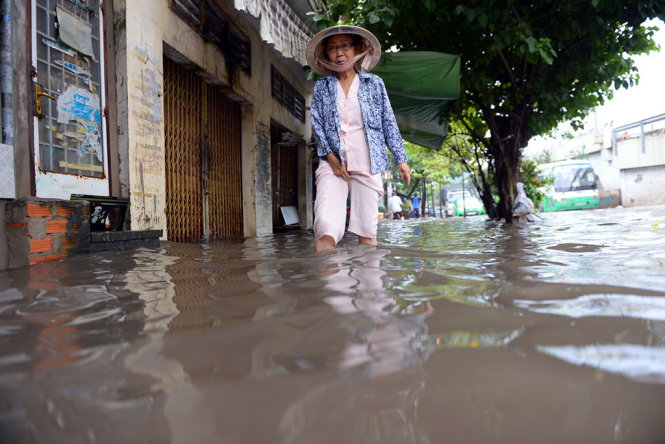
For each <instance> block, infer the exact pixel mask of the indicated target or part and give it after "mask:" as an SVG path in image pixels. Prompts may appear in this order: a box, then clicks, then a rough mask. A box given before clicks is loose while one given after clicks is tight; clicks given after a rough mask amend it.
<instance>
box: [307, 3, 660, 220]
mask: <svg viewBox="0 0 665 444" xmlns="http://www.w3.org/2000/svg"><path fill="white" fill-rule="evenodd" d="M328 5H329V7H330V9H329V10H327V11H320V12H319V14H318V16H317V17H318V23H319V25H320V27H322V26H325V25H330V24H332V23H335V22H337V21H338V20H340V19H341V20H342V21H346V22H351V23H355V24H358V25H360V26H363V27H366V28H367V29H370V30H371V31H372V32H373V33H374V34H375V35H376V36H377V37H378V38H379V40H380V41H381V43H382V45H383V47H384V48H391V47H393V46H395V47H396V48H397V49H398V50H431V51H441V52H447V53H453V54H459V55H460V56H461V57H462V67H461V82H462V91H463V94H462V96H461V97H460V99H459V100H458V101H457V102H456V103H455V105H454V106H453V107H452V108H451V109H450V110H449V113H450V114H449V115H447V116H442V117H446V118H448V119H449V120H451V121H452V122H456V123H457V124H458V125H459V127H460V128H463V129H464V132H465V135H464V137H465V138H467V139H470V140H472V141H473V149H475V150H477V151H478V155H479V156H480V157H482V158H483V159H484V161H485V162H486V166H485V169H486V171H487V176H488V177H489V178H491V181H492V184H493V186H494V187H495V189H496V190H497V192H498V195H499V202H498V205H497V206H496V214H495V216H496V217H503V218H505V219H506V220H508V221H510V220H511V209H512V205H513V202H514V198H515V193H516V190H515V184H516V182H517V181H519V180H520V161H521V154H522V149H523V148H524V147H525V146H526V144H527V143H528V141H529V139H530V138H531V137H533V136H536V135H542V134H546V133H548V132H549V131H551V130H552V129H554V128H555V127H556V126H557V125H558V124H559V123H560V122H562V121H566V120H570V121H571V122H572V125H573V127H579V126H581V125H582V120H583V118H584V117H585V115H586V114H587V113H588V112H589V111H590V110H591V109H592V108H594V107H596V106H598V105H601V104H602V103H603V102H604V101H605V100H606V99H608V98H611V97H612V92H613V89H618V88H627V87H629V86H631V85H633V84H635V83H636V82H637V81H638V80H639V75H638V73H637V71H636V68H635V66H634V64H633V61H632V59H631V58H630V56H631V55H634V54H643V53H647V52H649V51H652V50H654V49H656V45H655V43H654V42H653V40H652V34H653V31H654V29H653V28H649V27H645V26H643V25H642V23H644V21H645V20H646V19H648V18H655V17H660V18H662V17H663V16H665V1H662V0H660V1H656V0H648V1H645V0H640V1H638V0H602V1H601V0H568V1H565V0H559V1H557V0H535V1H530V2H522V1H518V0H470V1H467V2H463V3H461V2H457V1H447V0H420V1H413V0H361V1H357V0H329V1H328ZM317 17H315V19H317ZM457 146H460V145H459V144H457ZM480 191H481V197H482V199H483V202H484V203H485V206H486V207H488V212H489V211H490V208H489V206H492V207H494V199H493V197H492V192H491V187H490V186H486V187H484V189H481V190H480ZM490 214H492V213H490Z"/></svg>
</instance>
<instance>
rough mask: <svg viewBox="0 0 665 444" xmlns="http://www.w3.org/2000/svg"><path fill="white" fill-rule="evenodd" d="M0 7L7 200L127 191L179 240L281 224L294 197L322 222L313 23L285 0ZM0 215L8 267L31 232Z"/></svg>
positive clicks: (138, 225)
mask: <svg viewBox="0 0 665 444" xmlns="http://www.w3.org/2000/svg"><path fill="white" fill-rule="evenodd" d="M291 3H296V4H298V5H299V3H298V2H291ZM300 3H302V2H300ZM0 5H1V8H2V11H1V12H2V13H3V16H4V21H3V24H4V28H2V29H0V38H1V39H2V41H1V42H0V43H1V44H0V63H2V78H0V88H2V123H3V133H2V140H1V141H0V142H2V143H1V144H0V160H1V162H0V163H1V165H2V173H3V174H2V175H1V176H0V199H2V200H1V201H0V202H2V203H3V204H4V205H5V206H7V208H9V207H12V208H15V207H17V205H18V206H21V205H23V206H26V208H27V205H28V203H32V204H35V203H36V204H40V205H41V203H44V202H50V201H53V202H58V201H69V199H70V197H71V195H73V194H82V195H94V196H115V197H124V198H127V199H128V200H129V205H128V215H127V217H126V222H125V229H130V230H154V229H161V230H163V233H164V237H163V238H165V239H169V240H174V241H182V242H198V241H202V240H208V239H216V238H227V237H239V236H247V237H252V236H262V235H267V234H271V233H272V232H273V230H274V228H275V227H278V226H280V225H283V224H284V220H283V219H282V216H281V212H280V209H281V208H283V207H295V208H296V210H297V213H298V216H299V219H300V226H301V227H302V228H308V227H310V226H311V224H312V204H311V201H312V183H311V176H312V174H311V148H310V147H308V145H307V143H306V141H308V140H310V137H311V134H310V127H309V125H308V123H307V122H308V121H309V116H308V114H307V109H308V108H307V104H308V103H309V99H310V91H311V84H310V83H309V82H307V81H306V80H305V71H304V68H303V65H304V64H305V56H304V54H305V47H306V44H307V41H308V39H309V37H310V36H311V32H310V31H309V29H308V28H307V26H306V25H305V24H304V23H303V22H302V20H301V19H300V18H299V17H298V15H296V13H295V12H294V10H293V9H292V8H291V6H290V5H289V3H288V2H286V1H284V0H274V1H267V0H264V1H258V0H235V1H228V0H112V1H111V0H105V1H103V2H100V1H99V0H87V1H86V2H81V1H78V2H73V1H71V0H30V1H27V2H26V1H19V0H4V1H2V2H0ZM299 6H301V5H299ZM26 199H27V200H26ZM28 201H30V202H28ZM26 202H28V203H26ZM15 212H16V211H15ZM0 213H3V215H2V216H0V218H3V219H4V220H0V226H3V227H8V229H9V231H10V232H9V234H8V232H7V230H0V231H3V232H2V233H0V269H2V268H6V267H7V266H8V262H9V259H8V258H9V256H10V255H11V254H12V252H11V251H9V250H10V248H9V247H8V246H7V245H9V244H11V241H12V239H13V238H14V237H15V236H17V234H16V233H15V232H11V230H12V229H13V228H11V227H18V226H22V227H24V228H25V230H23V232H25V235H26V236H27V238H28V242H27V244H30V243H31V242H32V240H31V239H32V238H31V235H30V232H29V230H28V229H27V227H28V225H29V222H30V221H28V220H26V221H19V222H16V221H13V220H10V219H11V218H12V217H14V216H10V217H9V218H8V216H7V214H8V213H7V211H0ZM23 213H25V214H27V212H25V211H24V212H23ZM23 213H21V214H23ZM33 213H34V212H33ZM56 213H57V210H56V209H53V214H54V215H55V214H56ZM12 214H13V213H12ZM53 217H55V216H53ZM33 222H34V221H33ZM33 225H34V223H33ZM19 236H20V235H19ZM24 244H25V242H24ZM61 253H62V252H61ZM63 254H64V253H63ZM3 257H4V260H3ZM3 263H4V267H3Z"/></svg>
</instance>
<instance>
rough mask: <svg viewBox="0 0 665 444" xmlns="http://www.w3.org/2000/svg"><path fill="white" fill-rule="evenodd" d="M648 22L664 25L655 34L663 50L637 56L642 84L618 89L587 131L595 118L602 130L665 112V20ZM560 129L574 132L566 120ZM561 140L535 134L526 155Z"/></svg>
mask: <svg viewBox="0 0 665 444" xmlns="http://www.w3.org/2000/svg"><path fill="white" fill-rule="evenodd" d="M646 24H647V25H649V26H657V27H658V28H660V29H659V30H658V31H656V32H655V33H654V40H655V41H656V43H657V44H659V45H660V47H661V50H660V52H651V53H650V54H647V55H640V56H635V57H633V60H635V65H636V66H637V68H638V72H639V75H640V81H639V83H638V84H637V85H636V86H633V87H631V88H628V89H623V88H621V89H619V90H615V91H614V98H613V99H612V100H610V101H607V102H605V104H604V105H602V106H601V107H599V108H597V109H596V110H595V116H594V113H593V112H591V113H590V114H589V116H588V117H587V118H586V119H585V123H586V125H585V129H584V132H587V131H593V127H594V117H595V121H596V122H597V125H598V128H599V131H601V132H602V128H603V126H604V125H605V123H606V122H610V121H612V124H613V126H614V127H615V128H616V127H618V126H622V125H626V124H629V123H634V122H638V121H640V120H643V119H646V118H649V117H653V116H656V115H660V114H665V23H663V22H662V21H661V20H658V19H656V20H650V21H648V22H647V23H646ZM560 128H561V129H562V130H564V131H570V127H569V126H568V125H566V124H565V123H564V124H563V125H561V127H560ZM557 143H558V139H556V138H554V139H553V138H542V137H535V138H533V139H532V140H531V141H530V142H529V146H528V147H527V150H526V154H527V155H528V154H529V153H532V154H535V153H536V152H538V151H540V150H541V149H542V148H547V147H551V146H552V145H556V144H557Z"/></svg>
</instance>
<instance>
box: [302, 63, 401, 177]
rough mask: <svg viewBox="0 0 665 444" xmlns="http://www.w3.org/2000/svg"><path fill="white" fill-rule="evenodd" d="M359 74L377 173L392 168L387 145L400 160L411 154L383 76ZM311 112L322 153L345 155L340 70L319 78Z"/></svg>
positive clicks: (362, 104) (374, 167)
mask: <svg viewBox="0 0 665 444" xmlns="http://www.w3.org/2000/svg"><path fill="white" fill-rule="evenodd" d="M358 75H359V76H360V79H359V80H360V86H359V87H358V101H359V102H360V109H361V111H362V116H363V126H364V127H365V137H367V145H368V146H369V159H370V166H371V169H372V174H376V173H379V172H382V171H385V170H386V169H387V168H388V163H389V160H388V153H387V152H386V146H387V147H388V149H389V150H390V151H391V152H392V153H393V157H394V159H395V162H396V163H398V164H399V163H402V162H406V161H407V157H406V153H405V152H404V142H403V141H402V135H401V134H400V132H399V129H398V128H397V122H396V121H395V114H394V113H393V109H392V107H391V106H390V101H389V100H388V93H387V92H386V87H385V85H384V84H383V80H381V78H380V77H379V76H377V75H375V74H369V73H365V72H362V71H360V72H358ZM310 115H311V119H312V129H313V130H314V137H315V139H316V146H317V151H318V155H319V157H321V158H323V159H325V157H326V156H327V155H328V154H330V153H335V155H336V156H337V157H341V156H340V133H341V125H340V121H339V111H338V109H337V74H336V73H333V74H331V75H329V76H326V77H323V78H321V79H319V80H317V82H316V84H315V85H314V92H313V93H312V106H311V112H310Z"/></svg>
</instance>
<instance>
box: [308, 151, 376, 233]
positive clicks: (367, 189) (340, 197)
mask: <svg viewBox="0 0 665 444" xmlns="http://www.w3.org/2000/svg"><path fill="white" fill-rule="evenodd" d="M349 175H350V176H351V180H349V181H348V182H347V181H346V180H344V179H342V178H341V177H339V176H335V174H334V173H333V171H332V168H330V164H328V162H326V161H324V160H322V161H321V162H320V163H319V167H318V168H317V170H316V202H315V203H314V239H315V240H319V239H321V238H322V237H323V236H330V237H332V238H333V239H334V240H335V245H337V244H338V243H339V241H340V240H342V237H343V236H344V227H345V225H346V201H347V198H348V196H349V193H351V209H350V212H351V214H350V217H349V231H350V232H352V233H355V234H357V235H358V236H362V237H367V238H376V226H377V223H378V214H379V197H381V195H383V181H382V180H381V174H370V173H369V172H367V173H364V172H357V171H353V172H351V171H350V172H349Z"/></svg>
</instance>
